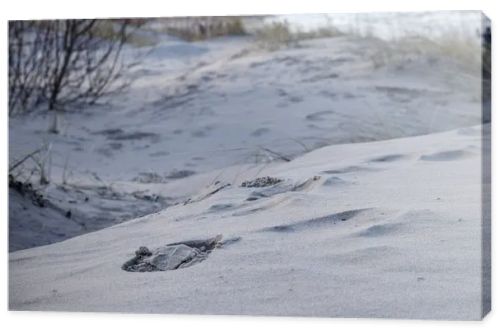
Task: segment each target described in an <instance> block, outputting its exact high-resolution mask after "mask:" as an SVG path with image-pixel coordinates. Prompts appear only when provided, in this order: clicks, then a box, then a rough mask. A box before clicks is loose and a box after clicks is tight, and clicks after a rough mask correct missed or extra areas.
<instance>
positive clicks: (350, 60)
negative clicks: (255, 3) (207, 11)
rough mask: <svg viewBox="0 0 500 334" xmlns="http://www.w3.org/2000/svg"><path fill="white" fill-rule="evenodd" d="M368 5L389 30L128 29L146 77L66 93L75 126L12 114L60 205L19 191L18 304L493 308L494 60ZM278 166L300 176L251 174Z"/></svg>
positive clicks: (391, 311)
mask: <svg viewBox="0 0 500 334" xmlns="http://www.w3.org/2000/svg"><path fill="white" fill-rule="evenodd" d="M471 15H472V16H474V15H475V16H474V17H476V16H477V15H478V14H477V13H475V14H467V15H465V16H461V17H462V18H467V17H468V18H469V19H470V17H471ZM431 16H432V15H431ZM339 17H340V16H339ZM419 17H420V16H418V17H412V16H408V17H406V18H405V20H406V21H404V20H403V21H404V22H405V23H404V24H405V25H407V26H409V27H411V26H412V24H411V23H412V22H413V23H415V22H422V20H421V19H422V18H421V17H420V18H419ZM479 19H480V18H479V17H478V20H479ZM339 20H342V19H341V18H339ZM415 20H416V21H415ZM434 20H435V18H434ZM360 21H361V22H365V23H367V22H368V23H367V24H368V25H367V26H370V24H372V23H373V24H372V26H373V29H372V30H373V31H374V34H375V35H376V37H380V38H381V39H377V38H371V37H369V38H365V37H362V36H363V35H364V34H355V35H349V34H347V35H342V36H339V37H334V38H323V39H312V40H305V41H300V42H299V43H298V45H294V46H293V47H288V48H282V49H279V50H277V51H273V52H271V51H269V50H264V49H261V48H258V47H256V43H255V41H253V40H252V38H251V37H237V38H220V39H215V40H210V41H203V42H195V43H187V42H183V41H180V40H178V39H175V38H170V37H165V36H163V37H161V39H160V41H159V44H158V45H157V46H156V47H155V48H153V49H152V50H151V51H150V52H146V50H144V49H142V48H134V47H127V49H126V50H125V56H126V57H129V58H132V57H138V59H141V63H140V65H139V66H137V67H135V68H134V71H133V72H132V73H129V76H130V77H131V78H134V79H135V80H134V81H133V82H132V85H131V87H130V89H129V90H128V91H127V92H126V93H124V94H121V95H118V96H114V98H113V99H112V100H111V101H110V103H109V104H107V105H101V106H93V107H89V108H86V109H84V110H82V111H78V112H76V111H75V112H72V111H68V113H67V114H66V115H65V116H64V124H65V125H64V128H63V133H62V134H61V135H51V134H48V133H47V128H48V125H49V123H50V122H51V117H52V116H51V115H46V114H43V113H42V114H38V115H35V114H33V115H28V116H26V117H22V116H20V117H13V118H11V119H10V122H9V141H10V142H9V151H10V159H11V163H12V162H13V161H16V160H17V159H18V158H20V157H22V156H24V155H25V154H27V153H29V152H31V151H33V150H34V149H36V148H38V147H39V146H40V145H41V144H42V143H44V142H45V143H50V144H51V147H52V149H51V168H50V170H51V175H50V176H51V184H50V185H48V186H46V187H44V188H42V189H41V191H42V192H43V193H44V195H45V197H46V198H47V199H48V200H49V201H50V203H51V205H50V206H49V207H47V208H38V207H36V206H34V205H32V204H31V203H30V202H29V201H26V198H23V197H22V196H21V195H20V194H18V193H16V192H15V190H12V189H11V190H10V196H9V199H10V201H9V215H10V226H9V237H10V245H9V247H10V250H11V251H13V252H11V253H10V254H9V260H10V263H9V294H10V299H9V307H10V308H11V309H14V310H61V311H63V310H64V311H66V310H69V311H114V312H146V313H149V312H156V313H202V314H253V315H257V314H265V315H301V316H345V317H368V316H370V317H389V316H390V317H402V318H446V319H479V318H480V317H481V315H482V310H481V302H482V294H481V293H482V291H481V202H480V200H481V128H480V126H478V124H480V122H481V110H480V107H481V95H480V93H481V75H480V74H481V73H480V68H479V66H477V64H475V63H472V64H471V63H466V64H464V63H463V62H462V61H463V59H462V58H460V59H458V58H454V57H453V56H451V55H452V54H453V52H451V53H450V52H449V51H450V50H447V51H444V50H442V49H439V48H437V49H436V48H430V49H425V48H424V49H420V48H421V47H422V46H423V44H418V48H416V49H415V48H410V49H405V48H404V47H403V46H402V45H401V44H393V43H391V42H387V41H384V39H387V40H390V39H391V38H384V36H382V35H383V32H380V30H379V29H378V28H377V27H380V26H383V19H382V18H381V17H375V16H374V17H373V21H369V20H368V21H367V20H365V19H360ZM370 22H372V23H370ZM374 22H375V23H376V24H375V23H374ZM429 22H431V23H432V22H434V21H432V17H431V19H430V21H429ZM452 22H455V23H456V22H458V21H457V20H456V21H453V20H452ZM460 22H462V23H463V22H464V21H460ZM337 23H338V22H337ZM337 23H336V24H337ZM476 23H477V22H476ZM476 23H474V24H470V25H466V28H463V29H464V30H466V34H465V35H467V38H472V39H474V38H476V39H477V40H476V41H475V42H478V41H479V38H480V37H479V35H476V34H475V33H474V31H475V27H476V26H475V24H476ZM349 25H351V26H352V22H351V23H346V27H348V26H349ZM365 25H366V24H365ZM431 25H432V24H431ZM340 26H342V24H340ZM452 26H453V25H452ZM415 28H419V27H415ZM367 29H368V28H367ZM368 30H370V29H368ZM346 31H349V29H347V28H346ZM417 31H418V32H419V33H424V34H426V30H425V29H424V30H421V31H420V30H418V29H417ZM379 34H381V36H378V35H379ZM360 35H361V36H360ZM407 36H408V35H407ZM409 41H410V42H412V41H413V40H411V39H409ZM417 42H419V41H416V40H415V43H417ZM410 44H411V43H410ZM417 49H419V51H418V52H417V51H416V50H417ZM467 51H468V52H469V53H470V54H476V55H480V48H479V43H472V44H471V45H470V49H469V50H467ZM283 158H284V159H283ZM284 160H291V161H289V162H285V161H284ZM29 167H30V166H29V165H26V166H25V167H23V168H24V169H23V170H21V172H20V175H19V176H18V177H19V178H20V179H22V178H29V177H30V168H29ZM63 175H64V176H65V177H63ZM262 176H273V177H279V178H281V179H283V182H281V183H279V184H277V185H275V186H272V187H266V188H246V187H240V184H241V183H242V182H243V181H249V180H253V179H255V178H257V177H262ZM31 177H32V181H34V182H35V183H36V178H37V176H36V175H34V176H31ZM63 179H65V181H66V182H63ZM162 209H164V210H162ZM160 210H161V211H160ZM68 211H71V213H72V215H71V217H70V218H68V217H66V216H65V214H66V213H67V212H68ZM157 211H159V212H157ZM151 212H156V213H153V214H149V215H147V214H148V213H151ZM143 215H145V216H143ZM140 216H143V217H140ZM135 217H140V218H135ZM131 218H134V219H131ZM115 224H117V225H115ZM111 225H114V226H112V227H108V226H111ZM105 227H108V228H105ZM103 228H105V229H103ZM96 230H99V231H97V232H92V231H96ZM88 232H92V233H88ZM81 234H83V235H81ZM219 234H222V235H223V237H224V239H223V240H236V242H233V243H228V244H225V245H224V246H223V247H221V248H217V249H215V250H213V251H212V252H211V253H210V254H208V257H207V259H206V260H204V261H202V262H199V263H196V264H194V265H193V266H190V267H187V268H182V269H178V270H172V271H166V272H151V273H134V272H126V271H124V270H122V269H121V266H122V265H123V264H124V263H125V261H127V260H129V259H131V258H132V257H133V256H134V252H135V251H136V250H137V249H138V248H139V247H140V246H147V247H148V248H150V249H155V248H157V247H161V246H164V245H166V244H170V243H176V242H182V241H186V240H191V239H207V238H213V237H215V236H217V235H219ZM78 235H80V236H78ZM74 236H77V237H75V238H72V239H68V238H71V237H74ZM62 240H64V241H62ZM59 241H62V242H59ZM50 243H53V244H51V245H47V246H41V247H36V248H31V249H25V250H20V251H16V250H19V249H24V248H29V247H34V246H39V245H45V244H50ZM181 260H182V257H181Z"/></svg>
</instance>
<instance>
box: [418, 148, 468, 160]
mask: <svg viewBox="0 0 500 334" xmlns="http://www.w3.org/2000/svg"><path fill="white" fill-rule="evenodd" d="M468 155H469V153H468V152H466V151H464V150H454V151H442V152H437V153H433V154H427V155H422V156H421V157H420V160H424V161H453V160H458V159H462V158H466V157H467V156H468Z"/></svg>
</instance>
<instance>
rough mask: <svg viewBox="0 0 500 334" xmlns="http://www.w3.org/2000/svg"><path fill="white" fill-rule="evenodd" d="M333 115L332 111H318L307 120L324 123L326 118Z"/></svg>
mask: <svg viewBox="0 0 500 334" xmlns="http://www.w3.org/2000/svg"><path fill="white" fill-rule="evenodd" d="M331 114H333V111H331V110H324V111H318V112H313V113H312V114H309V115H307V116H306V120H308V121H313V122H317V121H324V120H325V116H328V115H331Z"/></svg>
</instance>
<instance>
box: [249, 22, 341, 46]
mask: <svg viewBox="0 0 500 334" xmlns="http://www.w3.org/2000/svg"><path fill="white" fill-rule="evenodd" d="M340 35H342V33H341V32H340V30H338V29H337V28H336V27H334V26H333V25H332V24H331V23H330V22H329V21H328V22H327V24H325V25H324V26H321V27H318V28H316V29H310V30H301V29H298V28H297V29H292V28H291V26H290V24H289V22H288V21H286V20H285V21H277V22H271V23H268V24H265V25H264V26H262V27H261V28H260V29H258V30H257V32H256V34H255V36H256V39H257V43H258V44H259V45H260V46H262V47H264V48H266V49H269V50H277V49H280V48H282V47H291V46H292V47H293V46H298V45H299V43H300V41H304V40H309V39H316V38H331V37H337V36H340Z"/></svg>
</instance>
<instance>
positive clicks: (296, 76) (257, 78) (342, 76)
mask: <svg viewBox="0 0 500 334" xmlns="http://www.w3.org/2000/svg"><path fill="white" fill-rule="evenodd" d="M391 48H393V46H392V45H391V44H390V43H387V42H383V41H380V40H375V39H365V38H360V37H352V36H351V37H350V36H342V37H337V38H327V39H315V40H308V41H302V42H300V44H299V45H298V46H297V47H292V48H286V49H282V50H278V51H275V52H269V51H266V50H262V49H259V48H256V47H255V42H254V41H252V39H251V38H249V37H239V38H220V39H216V40H211V41H205V42H197V43H187V42H182V41H180V40H178V39H174V38H163V40H162V41H160V43H159V44H158V45H157V46H156V47H154V48H153V49H152V50H151V51H150V52H146V51H145V50H138V49H136V48H133V47H129V48H128V49H127V50H126V51H125V56H126V57H134V56H137V57H139V58H138V59H141V63H140V65H139V66H137V67H136V68H135V69H134V71H133V73H130V74H129V76H131V77H132V78H135V80H134V81H133V83H132V86H131V87H130V89H129V90H128V91H127V92H126V93H124V94H122V95H119V96H115V97H114V98H113V99H112V100H111V101H110V103H109V104H108V105H105V106H96V107H93V108H86V109H84V110H83V112H82V111H80V112H76V111H75V112H71V111H69V112H68V113H67V114H66V115H65V116H64V119H63V123H64V126H63V134H62V135H53V134H49V133H47V128H48V126H49V124H50V123H51V119H52V115H46V114H43V113H42V114H41V115H28V116H26V117H22V116H21V117H15V118H11V119H10V122H9V129H10V131H9V140H10V144H9V151H10V157H11V162H12V161H15V160H17V159H19V158H21V157H23V156H24V155H26V154H27V153H29V152H31V151H33V150H35V149H36V148H39V147H40V145H42V144H43V143H50V145H51V147H52V150H51V160H50V161H51V163H50V171H51V173H50V174H51V175H50V176H51V180H52V185H51V186H50V187H49V188H47V189H45V193H46V195H47V197H48V198H50V199H52V200H53V201H54V202H55V203H57V205H58V206H59V207H60V208H62V211H64V212H66V211H67V210H71V211H72V213H73V219H72V220H73V221H70V222H67V219H66V218H65V217H60V215H59V219H55V220H54V219H53V220H52V222H53V223H47V222H46V220H45V221H40V220H38V219H37V218H36V217H37V216H38V213H36V212H32V211H30V210H24V209H22V208H23V207H26V205H25V204H24V203H21V204H19V203H17V202H16V201H11V209H10V210H11V217H14V219H12V220H11V221H13V222H15V223H14V224H11V229H10V239H11V245H10V249H11V250H16V249H22V248H26V247H32V246H36V245H41V244H45V243H50V242H54V241H59V240H63V239H66V238H68V237H71V236H74V235H78V234H81V233H85V232H89V231H93V230H96V229H99V228H103V227H106V226H109V225H111V224H114V223H117V222H121V221H124V220H126V219H128V218H131V217H135V216H137V215H142V214H144V213H147V212H153V211H156V210H158V209H161V208H164V207H166V206H168V205H170V204H173V203H176V202H178V201H182V200H184V199H185V197H186V196H187V195H189V194H190V193H192V191H194V190H196V187H195V188H190V187H185V186H181V187H177V188H176V191H175V192H173V191H170V190H171V188H170V186H168V187H164V185H165V184H169V183H171V182H172V180H175V179H178V178H180V177H184V176H189V175H192V174H199V173H204V172H208V171H213V170H215V169H220V168H223V167H227V166H233V165H242V164H253V165H256V166H257V165H261V164H263V163H265V164H267V163H269V162H272V161H273V160H276V159H277V157H278V156H277V155H276V154H274V153H273V152H275V153H278V154H279V155H282V156H285V157H286V158H293V157H295V156H298V155H301V154H303V153H305V152H307V151H310V150H312V149H315V148H318V147H322V146H325V145H331V144H336V143H348V142H361V141H372V140H382V139H388V138H396V137H405V136H413V135H419V134H425V133H431V132H435V131H444V130H449V129H454V128H458V127H463V126H470V125H474V124H478V123H479V122H480V113H479V112H478V101H480V73H479V67H478V66H476V67H474V66H472V70H471V66H469V65H470V64H467V65H468V66H465V67H464V65H463V64H460V63H458V62H457V61H456V59H453V58H450V57H449V56H446V55H440V54H426V53H423V54H414V53H412V52H404V51H402V50H399V49H395V50H392V49H391ZM474 50H476V51H477V52H476V53H478V54H479V52H480V50H479V48H477V47H476V46H471V50H470V52H471V53H474V52H475V51H474ZM269 150H271V151H269ZM30 175H31V172H30V168H29V166H26V168H25V172H24V177H26V178H28V177H29V176H30ZM63 175H66V183H67V184H66V185H64V186H61V184H62V183H63ZM36 180H37V177H36V175H35V176H32V181H35V182H36ZM145 182H147V183H148V184H144V183H145ZM150 183H154V184H153V185H151V184H150ZM124 184H125V185H124ZM179 188H180V189H179ZM82 189H85V190H84V191H83V193H81V192H79V190H82ZM75 192H76V193H75ZM160 193H161V194H162V195H163V197H161V198H159V199H158V200H157V201H156V200H155V201H148V200H146V201H142V202H140V203H139V204H138V205H134V206H131V201H134V200H135V199H137V198H140V199H144V197H145V196H147V197H148V198H156V197H157V196H158V195H159V194H160ZM14 197H15V196H14V195H13V196H11V198H14ZM86 197H88V198H89V202H84V201H83V199H84V198H86ZM136 207H137V208H136ZM20 208H21V209H20ZM25 211H28V212H25ZM35 211H36V210H35ZM54 218H55V216H54ZM16 222H23V223H22V224H21V225H22V226H21V225H20V224H19V223H16ZM49 225H51V226H54V225H57V226H58V228H57V230H58V231H55V230H54V229H52V228H49ZM61 226H68V228H67V229H66V230H64V228H63V229H61V228H60V227H61ZM30 229H31V231H29V230H30ZM52 232H54V233H52ZM37 235H38V237H35V238H34V237H33V236H37Z"/></svg>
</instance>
